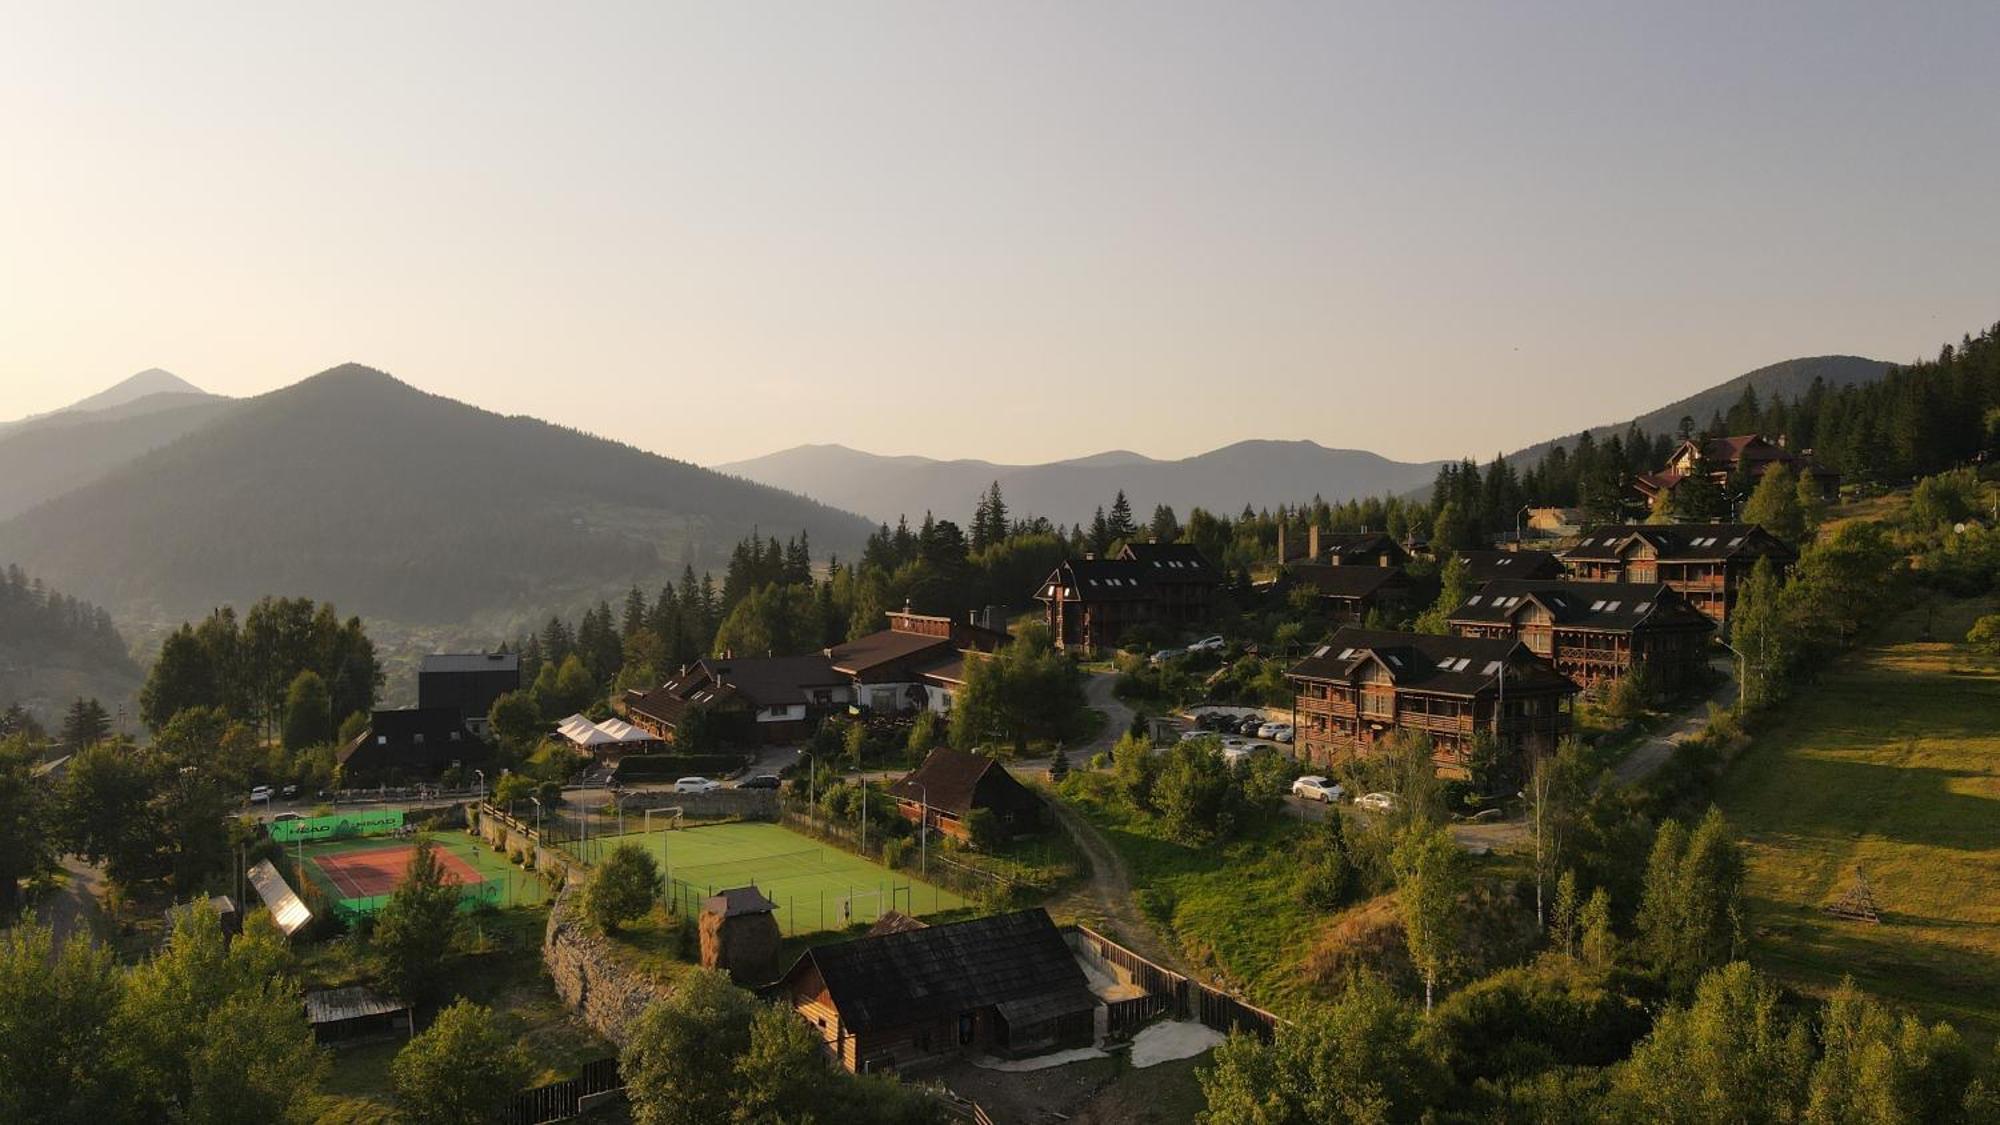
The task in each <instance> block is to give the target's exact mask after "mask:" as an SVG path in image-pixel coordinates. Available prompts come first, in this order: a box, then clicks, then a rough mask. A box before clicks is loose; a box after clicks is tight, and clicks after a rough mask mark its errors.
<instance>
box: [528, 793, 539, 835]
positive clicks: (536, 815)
mask: <svg viewBox="0 0 2000 1125" xmlns="http://www.w3.org/2000/svg"><path fill="white" fill-rule="evenodd" d="M528 800H530V801H533V802H535V842H536V843H538V844H539V843H541V842H542V799H541V798H540V797H529V798H528Z"/></svg>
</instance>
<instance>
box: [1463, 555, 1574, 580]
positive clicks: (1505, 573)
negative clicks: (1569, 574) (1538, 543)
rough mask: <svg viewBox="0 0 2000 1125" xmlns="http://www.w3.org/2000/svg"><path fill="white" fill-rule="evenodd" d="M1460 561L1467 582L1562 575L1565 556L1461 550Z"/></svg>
mask: <svg viewBox="0 0 2000 1125" xmlns="http://www.w3.org/2000/svg"><path fill="white" fill-rule="evenodd" d="M1458 562H1459V565H1460V566H1461V567H1463V568H1464V571H1465V578H1466V581H1468V582H1491V581H1493V580H1494V579H1497V578H1557V577H1560V576H1561V575H1562V560H1561V559H1559V558H1557V557H1556V555H1555V552H1553V551H1460V552H1458Z"/></svg>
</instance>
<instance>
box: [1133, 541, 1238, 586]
mask: <svg viewBox="0 0 2000 1125" xmlns="http://www.w3.org/2000/svg"><path fill="white" fill-rule="evenodd" d="M1119 557H1120V558H1122V559H1126V560H1129V561H1131V562H1136V563H1139V564H1140V565H1142V566H1144V567H1146V568H1147V569H1148V570H1150V571H1151V572H1152V578H1153V581H1155V582H1168V583H1176V582H1179V583H1193V582H1220V581H1222V574H1221V572H1219V571H1217V570H1216V569H1215V566H1214V565H1213V564H1212V563H1210V562H1209V561H1208V558H1207V556H1205V555H1203V554H1202V553H1201V548H1199V547H1196V546H1195V545H1194V544H1192V543H1127V544H1126V545H1125V550H1124V551H1123V552H1122V553H1121V554H1120V556H1119Z"/></svg>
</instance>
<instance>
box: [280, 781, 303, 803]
mask: <svg viewBox="0 0 2000 1125" xmlns="http://www.w3.org/2000/svg"><path fill="white" fill-rule="evenodd" d="M298 795H299V787H298V786H296V785H287V786H285V787H284V788H283V789H280V790H278V796H280V797H283V798H284V799H285V800H287V801H289V800H291V799H292V798H293V797H296V796H298Z"/></svg>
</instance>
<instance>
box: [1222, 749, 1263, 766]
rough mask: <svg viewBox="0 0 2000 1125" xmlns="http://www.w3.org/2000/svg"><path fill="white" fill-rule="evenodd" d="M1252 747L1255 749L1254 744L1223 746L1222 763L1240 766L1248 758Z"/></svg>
mask: <svg viewBox="0 0 2000 1125" xmlns="http://www.w3.org/2000/svg"><path fill="white" fill-rule="evenodd" d="M1254 749H1256V747H1254V746H1228V747H1224V748H1223V751H1222V764H1223V765H1225V766H1240V765H1242V764H1243V763H1244V762H1247V761H1249V760H1250V752H1251V751H1252V750H1254Z"/></svg>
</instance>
